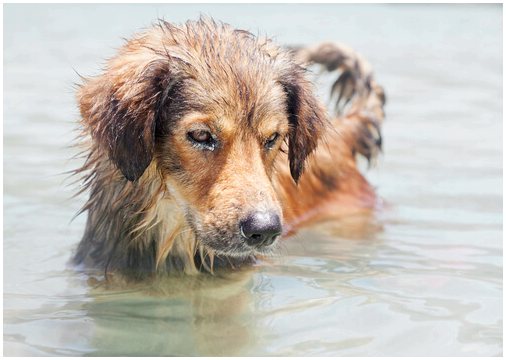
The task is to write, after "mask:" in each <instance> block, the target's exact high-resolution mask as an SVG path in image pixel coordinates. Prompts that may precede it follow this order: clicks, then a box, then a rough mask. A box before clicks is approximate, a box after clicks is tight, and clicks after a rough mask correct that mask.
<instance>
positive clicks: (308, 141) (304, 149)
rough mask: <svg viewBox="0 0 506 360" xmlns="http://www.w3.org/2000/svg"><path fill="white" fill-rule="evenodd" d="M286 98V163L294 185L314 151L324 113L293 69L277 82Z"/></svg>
mask: <svg viewBox="0 0 506 360" xmlns="http://www.w3.org/2000/svg"><path fill="white" fill-rule="evenodd" d="M281 85H282V86H283V89H284V91H285V93H286V97H287V107H286V108H287V112H288V122H289V124H290V132H289V134H288V160H289V162H290V173H291V175H292V178H293V179H294V180H295V182H298V180H299V178H300V176H301V175H302V173H303V171H304V163H305V160H306V158H307V156H308V155H309V154H310V153H311V152H312V151H313V150H315V149H316V146H317V144H318V139H319V138H320V135H321V133H322V130H323V127H324V125H325V123H326V121H327V114H326V112H325V110H324V109H323V107H322V106H321V105H320V103H319V102H318V100H316V98H315V96H314V95H313V91H312V86H311V84H310V83H309V81H307V80H306V79H305V77H304V76H303V69H302V68H300V67H299V66H297V67H296V68H295V69H292V70H291V71H290V73H289V74H287V75H285V76H284V77H283V78H282V79H281Z"/></svg>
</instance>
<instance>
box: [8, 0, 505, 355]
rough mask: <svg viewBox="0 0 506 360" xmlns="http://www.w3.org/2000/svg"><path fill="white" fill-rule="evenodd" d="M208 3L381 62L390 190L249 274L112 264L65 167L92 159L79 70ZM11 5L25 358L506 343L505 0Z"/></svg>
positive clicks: (221, 14)
mask: <svg viewBox="0 0 506 360" xmlns="http://www.w3.org/2000/svg"><path fill="white" fill-rule="evenodd" d="M199 12H203V13H207V14H210V15H213V16H215V17H217V18H221V19H223V20H225V21H228V22H230V23H232V24H234V25H236V26H239V27H246V28H249V29H251V30H253V32H256V30H257V29H260V30H261V31H260V33H267V34H271V35H276V36H277V39H278V41H279V42H282V43H286V44H296V43H307V44H309V43H314V42H316V41H321V40H324V39H329V38H330V37H332V38H336V39H338V40H342V41H344V42H345V43H348V44H350V45H353V47H355V48H356V49H357V50H359V51H360V52H362V53H363V54H364V55H365V56H366V57H367V58H368V59H369V60H370V61H371V63H372V64H373V65H374V67H375V69H376V75H377V78H378V80H379V81H381V83H382V84H384V85H385V88H386V90H387V96H388V103H387V109H386V111H387V121H386V122H385V127H384V135H385V156H384V157H383V158H381V159H380V163H379V164H378V165H379V166H378V167H377V168H376V169H373V170H372V171H369V172H368V177H369V178H370V179H372V182H373V184H374V185H375V186H377V188H378V193H379V194H380V196H381V197H382V198H384V199H385V202H386V205H385V206H383V207H382V208H381V209H378V211H377V212H376V213H374V214H372V216H358V215H357V216H354V217H350V218H347V219H342V220H341V221H339V222H327V223H324V224H321V225H319V226H317V227H315V228H313V229H311V230H306V231H303V232H301V233H299V234H297V235H296V236H294V237H292V238H290V239H287V240H286V241H283V245H282V247H281V249H280V252H279V255H278V256H275V257H272V258H268V259H264V260H262V261H260V262H259V263H258V264H257V265H255V266H254V267H252V268H250V269H247V270H243V271H241V272H238V273H232V274H221V275H220V276H217V277H210V276H206V275H201V276H194V277H181V278H178V277H171V278H165V279H162V280H159V281H155V282H152V283H143V284H138V285H135V286H134V285H132V284H124V283H122V281H121V279H117V278H116V279H112V280H111V281H110V282H108V283H103V282H102V279H101V277H100V276H94V277H93V278H97V279H98V280H93V278H92V277H90V276H87V275H86V274H83V273H80V272H77V271H75V270H74V269H69V268H68V267H67V265H66V264H67V261H68V259H69V256H70V254H71V252H72V251H73V249H74V247H75V245H76V244H77V242H78V241H79V239H80V236H81V235H82V231H83V228H84V221H85V219H84V218H83V217H78V218H77V219H76V220H75V221H74V222H72V223H71V224H69V220H70V219H71V218H72V216H73V215H74V214H75V213H76V212H77V210H78V209H79V207H80V206H81V205H82V204H83V203H84V201H85V200H86V199H85V197H78V198H76V199H71V200H69V197H70V194H71V193H72V192H73V191H74V190H75V188H72V189H67V188H64V187H63V186H62V185H61V184H62V182H63V180H62V179H63V176H57V175H56V174H59V173H61V172H63V171H65V170H70V169H72V168H75V167H77V166H78V165H79V164H78V163H76V162H75V161H70V162H69V161H68V159H70V158H71V156H72V155H73V154H74V153H73V150H72V149H69V148H65V146H67V145H70V144H71V142H72V139H73V137H74V136H75V133H73V132H72V129H74V128H75V124H76V121H77V116H78V113H77V110H76V105H75V103H74V99H73V92H74V90H73V89H72V83H74V82H76V81H78V76H77V75H76V74H75V73H74V71H73V68H75V69H76V70H77V71H78V72H79V73H82V74H83V75H90V74H93V73H95V72H96V71H97V69H98V65H97V64H98V63H99V62H100V61H101V59H103V58H105V57H107V56H109V55H111V54H112V53H113V52H114V49H113V48H115V47H118V46H119V44H120V41H121V40H120V38H121V37H122V36H124V37H129V36H130V35H131V33H132V32H133V31H134V30H137V29H139V28H141V27H143V26H146V25H147V24H149V23H150V22H151V21H152V20H153V19H154V18H155V17H157V16H165V18H166V19H167V20H170V21H182V20H186V19H187V18H195V17H196V16H198V14H199ZM5 14H6V16H5V18H4V30H5V32H6V34H7V35H6V37H5V38H4V204H3V205H4V298H3V305H4V328H3V330H4V352H5V354H6V355H53V356H54V355H67V356H70V355H85V354H88V355H231V356H232V355H241V356H246V355H257V356H262V355H271V356H273V355H299V356H300V355H340V356H347V355H348V356H355V355H361V356H364V355H376V356H381V355H384V356H396V355H398V356H409V355H412V356H420V355H424V356H433V355H437V356H456V355H460V356H471V355H472V356H490V355H500V354H502V319H503V314H502V287H503V285H502V266H503V265H502V261H503V258H502V223H503V215H502V210H503V209H502V196H503V195H502V135H501V134H502V123H501V118H502V110H503V109H502V81H501V80H502V78H501V75H500V74H501V73H502V72H501V71H502V37H501V31H502V17H501V7H500V6H499V5H491V6H468V5H465V6H464V5H460V6H434V5H431V6H424V5H410V6H399V5H395V6H394V5H388V6H376V5H360V6H352V5H334V4H327V5H314V4H305V5H304V4H299V5H289V8H288V5H262V4H254V5H212V4H207V5H201V4H198V5H197V4H196V5H175V4H171V5H163V4H156V5H134V4H132V5H122V6H120V5H103V6H101V5H43V6H38V5H23V6H17V5H10V4H8V5H6V6H5ZM286 14H289V17H290V19H289V20H287V17H286V16H287V15H286ZM243 15H247V16H243ZM21 19H22V20H21ZM90 23H93V24H94V26H92V27H90V26H89V24H90ZM294 24H295V25H294ZM363 24H367V26H363ZM414 39H416V41H414ZM470 44H472V46H471V45H470ZM469 74H473V76H469ZM321 88H322V89H325V91H323V90H322V93H324V94H326V93H327V90H326V89H328V86H325V85H322V86H321Z"/></svg>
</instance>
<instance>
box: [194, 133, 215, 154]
mask: <svg viewBox="0 0 506 360" xmlns="http://www.w3.org/2000/svg"><path fill="white" fill-rule="evenodd" d="M187 136H188V139H189V140H190V141H191V142H192V143H193V144H194V145H196V146H197V147H202V148H205V149H207V150H214V148H215V147H216V140H214V139H213V136H212V135H211V133H210V132H209V131H206V130H193V131H190V132H189V133H188V135H187Z"/></svg>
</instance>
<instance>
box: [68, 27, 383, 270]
mask: <svg viewBox="0 0 506 360" xmlns="http://www.w3.org/2000/svg"><path fill="white" fill-rule="evenodd" d="M311 64H320V66H322V67H323V68H324V69H325V70H326V71H328V72H334V71H336V72H338V73H339V76H338V78H337V80H336V81H335V83H334V84H333V86H332V89H331V90H332V91H331V92H332V93H333V95H335V96H337V101H336V103H337V104H338V106H337V108H338V115H336V116H330V115H329V113H328V112H327V109H326V108H325V107H324V106H323V105H322V104H321V102H320V101H319V100H318V99H317V97H316V96H315V94H314V89H313V85H312V83H311V82H310V81H309V80H308V79H307V74H306V67H307V66H310V65H311ZM77 101H78V104H79V109H80V114H81V117H82V120H81V125H82V136H83V139H84V140H83V143H84V146H85V149H86V150H85V152H86V154H87V156H86V159H85V162H84V165H83V166H82V167H80V168H79V169H77V170H76V171H75V173H76V174H80V176H81V177H80V179H81V181H82V183H83V187H82V189H81V192H82V191H88V192H89V200H88V201H87V202H86V204H85V205H84V207H83V208H82V210H81V212H87V215H88V216H87V223H86V229H85V232H84V235H83V238H82V240H81V242H80V243H79V245H78V248H77V251H76V253H75V256H74V258H73V259H74V262H75V263H77V264H82V265H83V266H84V267H87V268H98V269H103V270H105V272H106V274H107V273H109V272H115V273H116V272H117V273H121V274H127V275H128V276H131V277H134V278H144V277H146V276H153V275H157V274H169V273H181V272H183V273H187V274H191V273H198V272H201V271H203V272H213V270H214V269H215V268H218V267H232V268H236V267H240V266H242V265H243V264H250V263H251V262H253V261H255V259H256V258H257V257H258V256H265V255H269V254H272V253H273V252H275V249H276V246H277V244H278V243H279V238H280V237H281V236H289V235H291V234H294V233H295V232H296V231H297V229H299V228H300V227H301V226H307V225H309V224H312V223H315V222H317V221H321V220H322V219H325V218H333V217H336V216H337V217H339V216H342V215H346V214H351V213H354V212H357V211H364V210H368V209H372V208H374V206H375V203H376V195H375V192H374V190H373V188H372V187H371V186H370V185H369V183H368V182H367V180H366V179H365V178H364V177H363V176H362V174H361V173H360V171H359V170H358V168H357V164H356V155H358V154H362V155H363V156H365V157H366V158H367V159H368V160H372V159H373V158H374V157H375V156H376V154H377V153H378V152H379V151H380V150H381V142H382V138H381V132H380V126H381V123H382V121H383V118H384V111H383V106H384V103H385V96H384V92H383V89H382V87H381V86H379V85H378V84H377V83H376V81H375V80H374V78H373V75H372V71H371V69H370V66H369V65H368V63H367V62H366V61H365V60H364V59H362V58H361V57H360V56H359V55H358V54H356V53H355V52H354V51H353V50H351V49H349V48H346V47H344V46H341V45H337V44H334V43H323V44H320V45H318V46H315V47H312V48H302V47H280V46H277V45H275V44H274V43H273V42H272V41H271V40H269V39H268V38H260V37H255V36H254V35H252V34H251V33H249V32H247V31H244V30H237V29H234V28H233V27H231V26H230V25H227V24H224V23H220V22H216V21H214V20H212V19H210V18H201V19H199V20H195V21H188V22H186V23H184V24H182V25H174V24H171V23H168V22H166V21H164V20H160V21H159V22H158V23H156V24H154V25H153V26H152V27H151V28H149V29H148V30H146V31H144V32H142V33H139V34H137V35H135V36H134V37H133V38H132V39H130V40H128V41H127V42H126V44H125V45H124V46H123V47H121V48H120V49H119V52H118V53H117V55H116V56H114V57H113V58H111V59H110V60H109V61H108V62H107V65H106V68H105V70H104V72H103V73H102V74H101V75H99V76H96V77H93V78H88V79H84V82H83V83H82V84H81V85H80V86H79V88H78V91H77Z"/></svg>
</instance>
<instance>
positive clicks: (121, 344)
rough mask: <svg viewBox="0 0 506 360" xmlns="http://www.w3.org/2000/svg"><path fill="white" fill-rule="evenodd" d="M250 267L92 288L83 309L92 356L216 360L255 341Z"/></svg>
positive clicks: (115, 280) (110, 281)
mask: <svg viewBox="0 0 506 360" xmlns="http://www.w3.org/2000/svg"><path fill="white" fill-rule="evenodd" d="M253 273H254V268H248V269H241V270H240V271H236V272H233V273H227V274H225V273H221V274H219V273H218V274H215V275H214V276H210V275H205V274H201V275H197V276H180V277H178V276H172V277H165V278H163V279H156V280H153V281H151V282H149V283H143V284H142V285H139V284H137V285H135V284H129V283H127V282H125V281H124V280H123V279H120V278H111V277H109V278H108V280H107V281H105V280H104V281H99V282H97V283H96V284H94V287H93V290H92V291H91V294H90V295H91V296H92V298H93V301H91V302H90V303H88V304H87V305H86V306H85V307H86V310H87V315H88V316H89V317H90V318H92V319H93V321H94V325H95V326H94V327H95V334H94V339H93V340H92V342H93V343H92V344H90V345H91V346H92V347H93V348H95V349H96V350H95V351H93V352H91V353H90V354H89V355H94V356H108V355H109V356H114V355H123V356H135V355H138V356H140V355H143V356H161V355H165V356H171V355H173V356H199V355H200V356H202V355H205V356H218V355H228V356H231V355H236V354H239V353H243V352H244V351H245V350H246V349H245V348H247V347H248V345H249V344H254V343H255V332H254V330H255V326H252V325H253V324H252V323H251V322H252V321H254V318H253V316H252V315H253V314H251V312H250V311H249V309H250V308H251V306H252V302H253V300H252V296H251V292H250V290H249V289H250V286H248V284H249V283H250V281H252V274H253Z"/></svg>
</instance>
